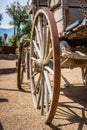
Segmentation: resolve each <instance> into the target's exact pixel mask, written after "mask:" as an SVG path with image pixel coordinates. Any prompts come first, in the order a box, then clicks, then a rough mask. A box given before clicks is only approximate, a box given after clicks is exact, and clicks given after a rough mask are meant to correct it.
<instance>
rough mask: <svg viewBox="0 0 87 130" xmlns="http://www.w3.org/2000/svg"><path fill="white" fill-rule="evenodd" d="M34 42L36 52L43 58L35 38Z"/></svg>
mask: <svg viewBox="0 0 87 130" xmlns="http://www.w3.org/2000/svg"><path fill="white" fill-rule="evenodd" d="M33 44H34V47H35V49H36V52H37V54H38V56H39V58H41V53H40V50H39V48H38V46H37V43H36V42H35V41H34V40H33Z"/></svg>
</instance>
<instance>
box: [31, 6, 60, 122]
mask: <svg viewBox="0 0 87 130" xmlns="http://www.w3.org/2000/svg"><path fill="white" fill-rule="evenodd" d="M59 50H60V48H59V38H58V31H57V27H56V23H55V20H54V16H53V14H52V13H51V11H50V10H49V9H48V8H47V7H44V8H41V9H39V10H38V11H37V13H36V15H35V18H34V22H33V27H32V33H31V44H30V81H31V92H32V98H33V103H34V108H35V109H41V115H45V116H46V120H45V123H50V122H51V121H52V119H53V117H54V115H55V111H56V107H57V103H58V98H59V89H60V51H59Z"/></svg>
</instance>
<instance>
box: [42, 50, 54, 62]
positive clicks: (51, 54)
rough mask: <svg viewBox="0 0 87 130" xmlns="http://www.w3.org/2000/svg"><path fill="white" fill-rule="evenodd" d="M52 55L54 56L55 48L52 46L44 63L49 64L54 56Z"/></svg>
mask: <svg viewBox="0 0 87 130" xmlns="http://www.w3.org/2000/svg"><path fill="white" fill-rule="evenodd" d="M52 56H53V49H52V48H50V50H49V53H48V55H47V57H46V59H45V60H44V64H48V62H49V60H50V59H51V58H52Z"/></svg>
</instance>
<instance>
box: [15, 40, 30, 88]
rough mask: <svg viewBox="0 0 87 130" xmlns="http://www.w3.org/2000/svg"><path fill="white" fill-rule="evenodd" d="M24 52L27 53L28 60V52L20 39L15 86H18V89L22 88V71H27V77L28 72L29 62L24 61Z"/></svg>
mask: <svg viewBox="0 0 87 130" xmlns="http://www.w3.org/2000/svg"><path fill="white" fill-rule="evenodd" d="M26 54H27V61H29V59H28V58H29V52H27V50H25V49H24V41H23V40H22V41H21V43H20V47H19V56H18V63H17V87H18V89H22V83H23V79H24V72H26V73H27V78H28V77H29V73H28V71H29V63H28V62H27V61H25V58H26ZM26 62H27V63H26ZM27 68H28V69H27ZM28 79H29V78H28Z"/></svg>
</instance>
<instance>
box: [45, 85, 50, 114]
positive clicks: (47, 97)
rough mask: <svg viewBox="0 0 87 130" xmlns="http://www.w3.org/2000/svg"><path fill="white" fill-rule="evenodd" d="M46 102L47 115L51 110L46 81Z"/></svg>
mask: <svg viewBox="0 0 87 130" xmlns="http://www.w3.org/2000/svg"><path fill="white" fill-rule="evenodd" d="M45 102H46V115H47V112H48V111H49V96H48V88H47V85H46V82H45Z"/></svg>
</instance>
